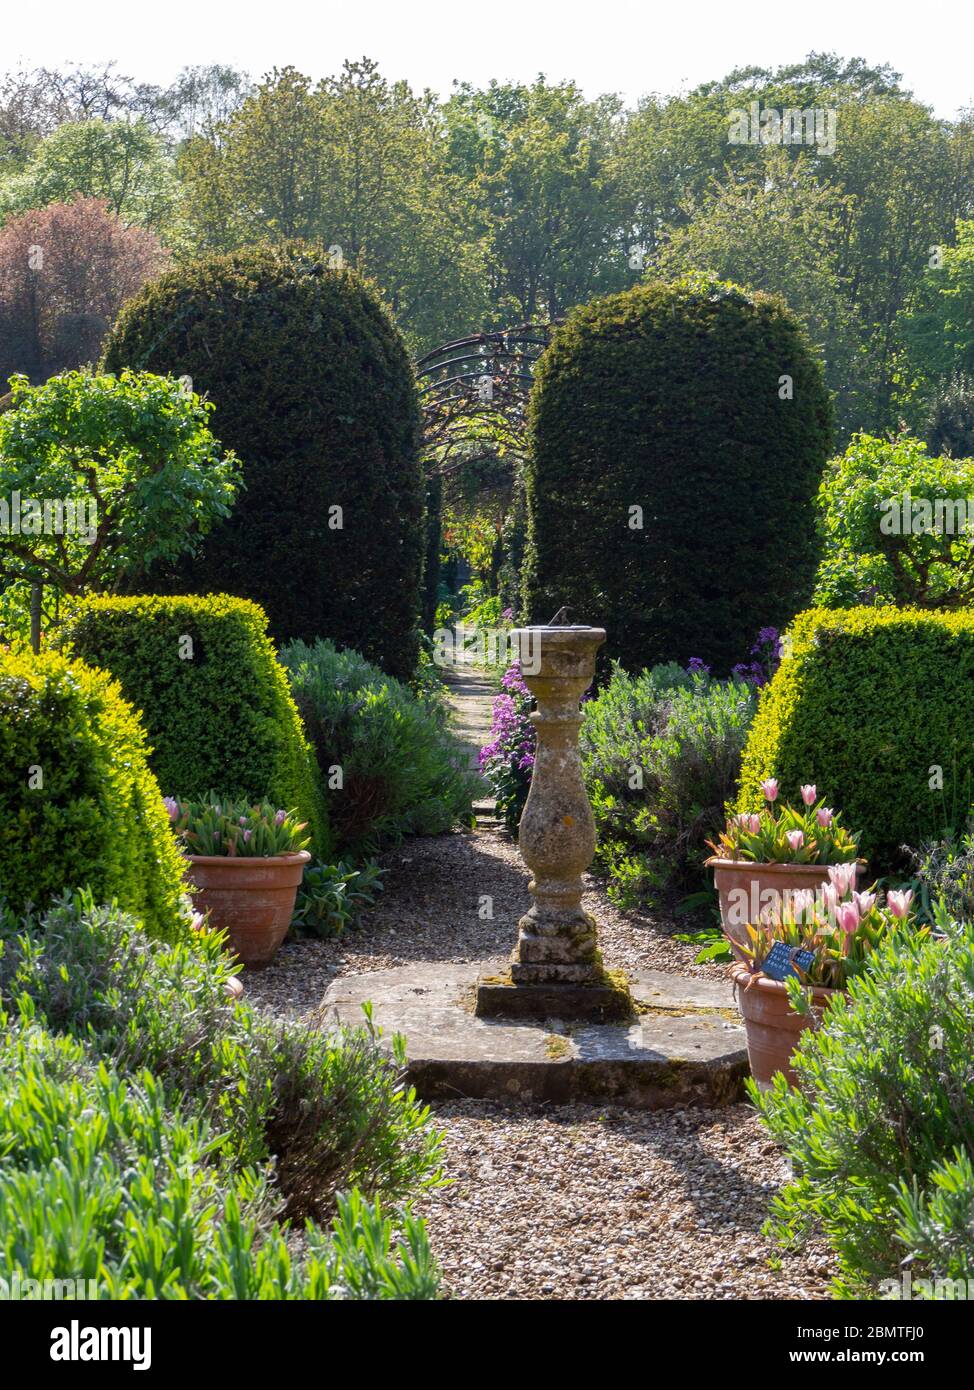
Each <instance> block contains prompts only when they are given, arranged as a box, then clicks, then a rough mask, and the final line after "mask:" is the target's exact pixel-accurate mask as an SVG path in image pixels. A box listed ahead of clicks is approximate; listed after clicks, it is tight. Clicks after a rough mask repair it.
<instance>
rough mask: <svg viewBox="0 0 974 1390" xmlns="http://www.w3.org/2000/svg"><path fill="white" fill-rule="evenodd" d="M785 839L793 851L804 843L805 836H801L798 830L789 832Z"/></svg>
mask: <svg viewBox="0 0 974 1390" xmlns="http://www.w3.org/2000/svg"><path fill="white" fill-rule="evenodd" d="M785 839H786V840H787V841H788V843H789V844H790V845H791V847H792V849H793V850H799V849H801V847H802V845H803V844H804V843H805V836H804V835H803V834H802V832H801V831H800V830H789V831H788V833H787V834H786V836H785Z"/></svg>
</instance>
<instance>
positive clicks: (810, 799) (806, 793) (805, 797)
mask: <svg viewBox="0 0 974 1390" xmlns="http://www.w3.org/2000/svg"><path fill="white" fill-rule="evenodd" d="M817 799H818V792H817V791H816V790H815V783H814V782H809V783H808V784H807V785H806V786H804V787H802V801H804V803H805V805H806V806H814V805H815V802H816V800H817Z"/></svg>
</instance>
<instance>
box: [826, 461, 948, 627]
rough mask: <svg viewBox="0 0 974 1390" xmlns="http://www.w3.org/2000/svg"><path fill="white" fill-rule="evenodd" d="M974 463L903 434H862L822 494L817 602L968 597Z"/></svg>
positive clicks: (937, 601)
mask: <svg viewBox="0 0 974 1390" xmlns="http://www.w3.org/2000/svg"><path fill="white" fill-rule="evenodd" d="M972 497H974V462H972V461H971V460H969V459H966V460H965V459H961V460H954V459H949V458H931V457H930V456H929V455H928V453H927V447H926V445H925V444H923V443H922V442H921V441H920V440H918V439H911V438H909V437H908V436H902V437H901V438H899V439H897V440H895V441H893V442H892V443H889V442H887V441H886V440H884V439H876V438H874V437H872V436H870V435H866V434H859V435H856V437H855V438H854V439H853V441H852V443H851V444H850V446H849V448H848V449H847V450H846V452H845V453H844V454H843V455H842V456H841V457H840V458H837V459H834V460H833V461H832V463H831V464H830V465H829V468H828V469H827V471H826V474H825V477H824V478H823V480H822V485H821V488H820V489H819V496H818V515H819V530H820V532H821V534H822V536H823V539H824V542H825V551H824V555H823V559H822V563H821V567H820V570H819V575H818V582H817V586H816V590H815V597H814V602H816V603H818V604H822V605H824V606H827V607H832V608H842V607H852V606H854V605H855V604H857V603H862V602H863V601H864V600H868V601H872V602H877V603H893V604H900V605H906V606H917V607H921V608H956V607H959V606H961V605H966V604H969V603H970V602H971V599H972V598H974V516H969V515H968V506H969V499H970V498H972Z"/></svg>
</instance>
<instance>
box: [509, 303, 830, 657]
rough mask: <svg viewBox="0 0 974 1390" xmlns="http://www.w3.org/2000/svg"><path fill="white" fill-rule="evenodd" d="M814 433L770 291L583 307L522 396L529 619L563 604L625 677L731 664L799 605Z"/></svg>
mask: <svg viewBox="0 0 974 1390" xmlns="http://www.w3.org/2000/svg"><path fill="white" fill-rule="evenodd" d="M785 377H787V378H790V381H791V394H792V397H793V398H792V399H782V394H785V395H787V394H788V391H789V385H788V382H786V381H783V380H782V378H785ZM830 442H831V408H830V405H829V400H828V396H827V394H826V390H825V387H824V385H823V381H822V371H821V367H820V365H819V363H818V362H817V361H816V360H815V357H814V356H813V353H812V349H811V348H810V346H809V344H808V342H807V340H806V338H805V336H804V333H803V332H802V330H801V328H800V327H799V325H798V323H797V321H796V319H795V318H794V316H793V315H792V314H791V313H790V312H789V310H788V309H787V308H786V307H785V305H784V304H783V302H782V301H780V300H778V299H775V298H773V297H771V296H768V295H765V294H753V295H752V294H749V293H746V292H745V291H743V290H740V289H738V288H736V287H735V286H732V285H725V284H721V283H719V282H716V281H711V280H707V279H702V278H699V277H692V278H689V279H686V280H682V281H679V282H677V283H675V284H667V283H663V282H654V283H651V284H646V285H640V286H637V287H636V288H634V289H631V290H627V291H626V292H625V293H623V294H616V295H611V296H609V297H608V298H605V299H601V300H596V301H595V302H594V303H592V304H589V305H586V306H585V307H584V308H582V309H580V310H578V311H576V313H574V314H573V315H572V316H571V317H570V319H569V321H568V322H567V323H566V324H565V325H564V326H563V327H562V328H560V329H558V331H557V332H556V333H555V335H554V338H553V340H552V343H551V346H550V347H549V348H548V349H547V351H546V352H545V353H544V355H543V356H542V358H541V360H540V362H539V364H538V368H537V372H536V377H535V384H534V388H533V391H532V399H531V456H530V459H529V462H528V467H527V473H526V483H527V497H528V509H529V518H528V526H529V543H528V554H527V562H526V575H525V602H526V606H527V609H528V613H529V616H530V618H531V620H532V621H535V622H547V621H548V619H549V618H550V617H551V616H552V615H553V613H554V612H555V611H556V609H558V608H559V607H560V606H561V605H562V604H568V605H570V606H571V607H572V608H573V609H574V614H573V618H574V620H575V621H578V622H588V623H594V624H598V625H600V626H604V627H605V628H606V629H607V632H608V642H607V645H606V649H605V652H604V654H603V656H604V658H606V659H607V658H608V657H610V656H614V657H618V658H619V659H620V660H621V662H622V664H623V665H624V666H626V667H627V668H629V669H631V670H633V671H637V670H640V669H642V668H644V667H647V666H651V665H653V664H654V663H657V662H665V661H672V660H678V661H685V660H687V658H689V657H691V656H699V657H702V658H703V659H704V660H706V661H707V662H708V663H710V664H711V665H712V666H713V668H714V670H715V671H716V672H718V673H721V672H726V671H729V670H730V668H731V667H732V666H733V665H734V664H735V663H736V662H738V661H740V660H741V659H742V656H743V654H744V653H745V652H746V651H747V649H748V648H749V646H750V644H751V642H752V640H753V634H754V629H755V628H756V627H758V626H760V625H762V624H764V625H772V624H773V625H775V626H778V627H780V626H782V625H783V624H784V623H785V622H786V621H787V620H788V619H790V618H791V617H792V615H793V614H794V613H795V611H796V609H797V608H799V607H800V606H801V605H802V604H803V603H805V602H807V599H808V595H809V593H810V590H811V583H812V578H813V575H814V572H815V562H816V537H815V520H814V512H813V505H812V502H813V498H814V496H815V491H816V488H817V486H818V482H819V478H820V476H821V473H822V468H823V466H824V464H825V460H826V459H827V457H828V454H829V446H830ZM635 508H641V509H642V511H641V515H640V513H639V512H638V511H635V510H633V509H635ZM640 520H641V521H642V529H638V522H639V521H640Z"/></svg>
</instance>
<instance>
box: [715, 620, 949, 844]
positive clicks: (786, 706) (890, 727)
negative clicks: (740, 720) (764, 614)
mask: <svg viewBox="0 0 974 1390" xmlns="http://www.w3.org/2000/svg"><path fill="white" fill-rule="evenodd" d="M788 645H789V647H790V654H786V656H785V658H784V659H783V660H782V662H781V665H780V666H779V668H778V671H777V673H776V675H775V677H774V679H773V680H772V682H771V684H770V686H768V688H767V690H766V692H765V693H764V695H763V696H762V699H761V703H760V707H759V709H758V713H757V716H756V718H755V720H754V724H753V725H752V728H751V734H750V737H749V739H748V742H747V746H746V748H745V750H744V758H743V764H742V770H741V795H740V809H741V810H757V809H758V808H759V807H760V806H761V805H762V804H763V799H762V796H761V790H760V784H761V782H762V781H763V780H764V778H766V777H771V776H774V777H777V778H778V780H779V783H780V786H781V797H782V799H783V800H784V801H786V802H797V800H798V796H799V787H800V786H801V784H802V783H804V782H814V783H815V784H816V786H817V787H818V790H819V794H820V795H824V796H827V798H828V802H829V805H831V806H836V807H839V808H841V810H842V811H843V813H844V819H845V823H846V824H847V825H848V826H849V827H850V829H852V830H857V831H859V832H861V838H860V841H859V843H860V848H861V850H862V852H863V853H864V854H866V855H867V856H868V857H869V858H870V859H872V860H873V861H874V867H875V868H876V869H877V870H881V869H882V868H883V867H888V866H889V865H891V864H892V863H893V862H894V861H895V860H896V859H897V858H898V856H899V851H900V848H901V846H903V845H917V844H919V843H920V841H921V840H922V839H923V838H924V836H925V835H927V834H929V833H930V831H931V828H932V826H933V824H934V822H935V820H936V818H937V816H938V815H939V814H940V810H941V806H942V797H941V795H940V791H941V788H944V789H946V783H947V781H948V780H950V779H953V778H960V780H961V782H962V783H963V782H964V781H965V779H967V778H968V777H969V776H970V775H971V772H972V770H974V613H971V612H970V611H965V612H958V613H941V612H931V611H927V610H921V609H916V608H912V609H911V608H903V609H900V608H850V609H833V610H829V609H824V608H818V609H810V610H809V611H808V612H806V613H803V614H801V616H800V617H799V618H798V619H796V621H795V623H794V625H793V627H792V629H791V632H790V634H789V643H788Z"/></svg>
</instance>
